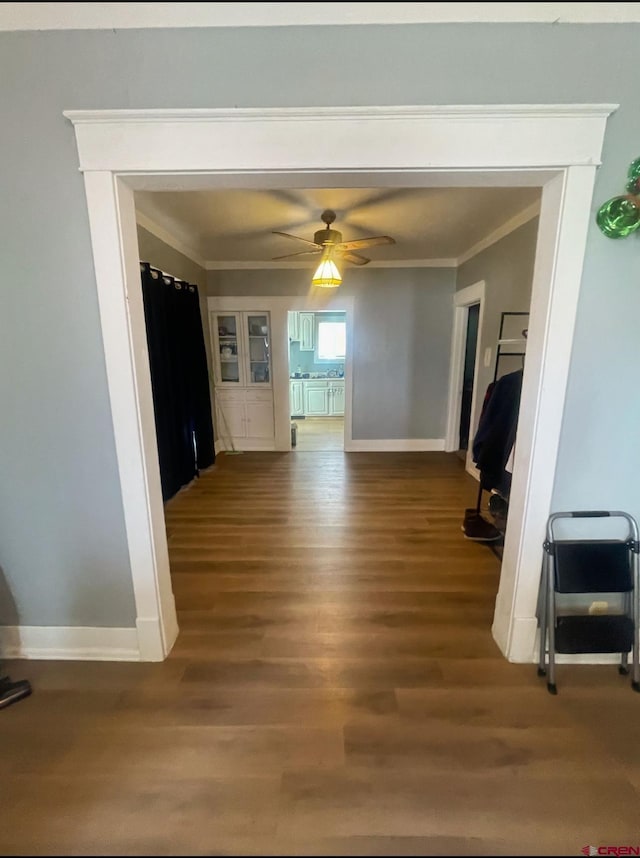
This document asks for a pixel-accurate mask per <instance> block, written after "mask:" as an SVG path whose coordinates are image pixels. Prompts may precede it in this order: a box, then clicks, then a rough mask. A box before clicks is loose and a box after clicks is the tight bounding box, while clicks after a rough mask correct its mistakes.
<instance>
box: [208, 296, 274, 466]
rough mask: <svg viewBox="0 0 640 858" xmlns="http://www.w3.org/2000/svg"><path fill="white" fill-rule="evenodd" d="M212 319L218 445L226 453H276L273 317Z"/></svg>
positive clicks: (216, 315)
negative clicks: (263, 451) (272, 342)
mask: <svg viewBox="0 0 640 858" xmlns="http://www.w3.org/2000/svg"><path fill="white" fill-rule="evenodd" d="M227 306H228V305H227ZM209 319H210V324H211V339H212V346H213V348H212V353H213V375H214V379H215V391H214V393H215V432H216V438H217V442H218V444H219V446H222V448H223V449H227V450H230V449H233V448H235V449H236V450H273V449H275V421H274V411H273V393H272V391H271V321H270V317H269V313H267V312H263V311H260V310H256V311H252V312H248V311H244V310H243V311H237V312H236V311H234V310H212V311H211V312H210V314H209Z"/></svg>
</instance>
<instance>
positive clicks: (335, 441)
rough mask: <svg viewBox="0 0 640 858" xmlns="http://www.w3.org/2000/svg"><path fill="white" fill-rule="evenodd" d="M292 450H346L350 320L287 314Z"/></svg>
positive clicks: (327, 315) (338, 315)
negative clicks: (346, 382)
mask: <svg viewBox="0 0 640 858" xmlns="http://www.w3.org/2000/svg"><path fill="white" fill-rule="evenodd" d="M287 320H288V324H287V328H288V333H289V411H290V414H291V449H292V450H295V451H296V452H324V451H329V450H344V429H345V416H344V415H345V361H346V355H347V316H346V313H344V312H338V311H335V312H329V311H319V312H314V311H303V312H301V311H298V310H289V312H288V314H287Z"/></svg>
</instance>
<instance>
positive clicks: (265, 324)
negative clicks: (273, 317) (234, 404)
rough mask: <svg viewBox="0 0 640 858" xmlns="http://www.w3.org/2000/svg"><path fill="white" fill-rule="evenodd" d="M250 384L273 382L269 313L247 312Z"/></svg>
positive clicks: (248, 381)
mask: <svg viewBox="0 0 640 858" xmlns="http://www.w3.org/2000/svg"><path fill="white" fill-rule="evenodd" d="M246 319H247V328H246V334H247V342H248V343H249V348H248V350H247V351H248V361H249V378H248V379H247V383H248V384H271V346H270V343H271V337H270V330H269V314H268V313H247V316H246Z"/></svg>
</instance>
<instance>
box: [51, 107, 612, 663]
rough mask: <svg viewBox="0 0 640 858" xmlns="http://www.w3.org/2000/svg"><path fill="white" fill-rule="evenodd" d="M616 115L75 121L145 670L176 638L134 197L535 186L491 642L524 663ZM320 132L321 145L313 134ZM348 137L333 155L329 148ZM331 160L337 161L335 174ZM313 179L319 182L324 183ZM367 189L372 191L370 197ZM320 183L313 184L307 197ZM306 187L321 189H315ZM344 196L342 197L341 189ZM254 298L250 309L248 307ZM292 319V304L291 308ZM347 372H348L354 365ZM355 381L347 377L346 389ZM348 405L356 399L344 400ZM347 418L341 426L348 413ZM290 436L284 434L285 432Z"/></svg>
mask: <svg viewBox="0 0 640 858" xmlns="http://www.w3.org/2000/svg"><path fill="white" fill-rule="evenodd" d="M615 107H616V106H613V105H589V104H587V105H489V106H484V107H483V106H477V105H471V106H469V105H466V106H465V105H449V106H409V107H405V106H398V107H380V108H377V107H350V108H333V107H332V108H293V109H284V108H283V109H280V108H272V109H264V110H261V109H247V110H240V109H239V110H167V111H163V110H148V111H145V110H133V111H117V110H116V111H113V110H111V111H69V112H66V113H65V115H66V116H67V117H68V118H69V119H70V120H71V122H72V123H73V124H74V126H75V133H76V142H77V147H78V155H79V167H80V169H81V170H82V171H83V172H84V174H85V175H84V180H85V188H86V192H87V206H88V210H89V223H90V229H91V241H92V246H93V252H94V266H95V273H96V283H97V289H98V301H99V306H100V318H101V324H102V333H103V345H104V349H105V362H106V367H107V380H108V385H109V395H110V399H111V408H112V415H113V425H114V437H115V442H116V453H117V460H118V470H119V475H120V483H121V490H122V502H123V509H124V516H125V524H126V531H127V540H128V544H129V557H130V563H131V569H132V578H133V586H134V595H135V604H136V611H137V615H138V617H139V618H140V620H139V622H144V623H145V625H146V628H147V630H148V633H147V635H146V636H145V637H146V639H147V642H146V643H145V644H144V648H143V643H142V637H141V658H142V659H145V660H146V659H153V658H162V657H164V656H165V655H166V654H167V653H168V652H169V650H170V648H171V645H172V643H173V640H174V636H175V633H176V630H177V625H176V621H175V605H174V603H173V595H172V591H171V579H170V574H169V563H168V552H167V544H166V532H165V529H164V510H163V506H162V497H161V492H160V480H159V470H158V457H157V445H156V438H155V423H154V419H153V408H152V397H151V382H150V376H149V363H148V355H147V352H146V345H145V336H144V317H143V308H142V296H141V289H140V268H139V258H138V247H137V240H136V225H135V206H134V198H133V191H134V189H135V188H140V187H144V188H145V189H146V190H153V189H156V190H163V189H165V190H167V189H173V190H175V188H176V177H179V176H182V175H188V176H189V179H190V182H191V184H190V187H193V185H194V177H195V176H196V174H197V175H202V176H203V177H205V179H209V180H210V179H211V176H214V177H215V178H216V181H217V182H218V183H219V186H220V187H229V188H232V187H236V186H237V181H238V177H241V178H242V179H243V180H244V181H247V179H248V177H249V178H250V180H251V184H252V186H253V187H254V188H260V187H265V186H267V185H269V184H270V183H273V182H274V181H277V182H278V184H279V185H280V186H281V187H288V186H289V185H288V184H287V182H292V181H294V180H300V177H304V180H305V182H312V181H313V182H315V181H325V180H326V181H331V182H332V183H333V182H336V181H338V178H337V177H343V178H344V179H345V180H346V182H356V181H357V180H358V179H362V177H363V176H366V180H367V185H366V187H372V186H376V185H385V186H388V185H390V184H392V183H395V186H397V187H426V186H431V185H433V184H434V181H435V179H434V177H439V179H440V180H441V179H442V174H443V173H445V174H446V176H447V182H449V181H450V180H451V177H452V176H454V177H455V176H458V177H459V176H460V175H461V174H466V175H467V176H470V175H472V176H473V177H474V179H475V180H477V183H478V184H484V185H486V186H501V187H504V186H506V185H508V184H511V185H513V186H516V185H520V184H521V183H522V181H525V180H526V181H527V182H530V183H531V184H532V185H535V184H536V181H537V184H538V186H540V187H542V206H541V212H540V229H539V234H538V243H537V250H536V261H535V269H534V278H533V295H532V304H531V315H530V320H529V321H530V323H529V337H528V350H527V364H526V366H525V373H524V379H523V388H522V399H521V405H520V415H521V416H520V421H519V425H518V447H517V449H516V456H515V466H514V474H513V487H512V495H511V502H510V516H509V525H508V528H507V533H506V537H505V548H504V558H503V563H502V572H501V577H500V588H499V592H498V598H497V601H496V612H495V616H494V624H493V634H494V638H495V639H496V641H497V643H498V645H499V646H500V649H501V651H502V652H503V653H504V654H505V656H506V657H507V658H509V659H511V660H516V659H518V658H519V657H520V656H521V654H522V653H528V656H527V660H530V658H531V652H532V650H533V637H534V636H533V637H532V635H531V630H530V622H529V621H530V620H531V619H534V621H535V609H536V600H537V590H538V581H539V574H540V560H541V552H542V540H543V538H544V528H545V525H546V521H547V517H548V515H549V512H550V505H551V497H552V490H553V480H554V476H555V468H556V461H557V455H558V445H559V439H560V429H561V423H562V416H563V409H564V399H565V392H566V384H567V377H568V371H569V362H570V355H571V351H572V343H573V328H574V322H575V316H576V310H577V306H578V294H579V288H580V279H581V275H582V265H583V259H584V252H585V247H586V239H587V232H588V227H589V220H590V217H591V213H590V205H591V197H592V194H593V186H594V181H595V172H596V166H597V165H598V164H599V163H600V158H601V152H602V143H603V138H604V132H605V127H606V121H607V117H608V116H609V115H610V114H611V113H612V112H613V110H614V109H615ZM320 123H322V124H323V127H324V128H325V129H326V128H327V127H328V130H327V133H326V134H322V135H318V127H319V124H320ZM337 139H338V140H340V147H339V148H338V149H336V145H335V141H336V140H337ZM336 151H338V152H339V156H338V162H336ZM318 177H320V178H318ZM372 177H373V179H374V180H375V184H374V185H372V184H371V182H372ZM308 186H311V185H308ZM312 186H313V187H319V186H320V185H318V184H314V185H312ZM334 186H335V185H334ZM254 300H255V299H254ZM292 309H295V307H292ZM345 369H346V367H345ZM347 384H348V380H347ZM347 395H348V394H347ZM345 421H346V416H345ZM287 434H288V435H289V436H290V432H288V433H287Z"/></svg>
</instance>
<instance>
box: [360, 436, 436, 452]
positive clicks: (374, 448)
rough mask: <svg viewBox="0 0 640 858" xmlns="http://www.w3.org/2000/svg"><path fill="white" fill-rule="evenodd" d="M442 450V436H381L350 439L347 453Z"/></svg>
mask: <svg viewBox="0 0 640 858" xmlns="http://www.w3.org/2000/svg"><path fill="white" fill-rule="evenodd" d="M442 450H444V438H381V439H380V440H369V439H366V440H352V441H349V442H348V443H347V444H346V445H345V451H346V452H347V453H435V452H440V451H442Z"/></svg>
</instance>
